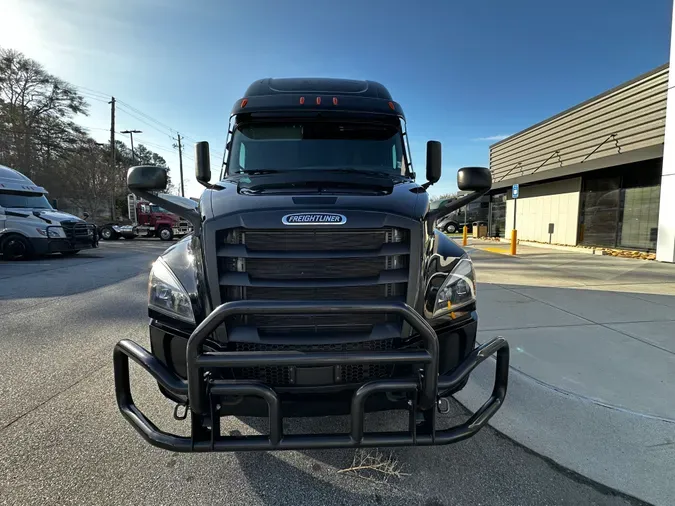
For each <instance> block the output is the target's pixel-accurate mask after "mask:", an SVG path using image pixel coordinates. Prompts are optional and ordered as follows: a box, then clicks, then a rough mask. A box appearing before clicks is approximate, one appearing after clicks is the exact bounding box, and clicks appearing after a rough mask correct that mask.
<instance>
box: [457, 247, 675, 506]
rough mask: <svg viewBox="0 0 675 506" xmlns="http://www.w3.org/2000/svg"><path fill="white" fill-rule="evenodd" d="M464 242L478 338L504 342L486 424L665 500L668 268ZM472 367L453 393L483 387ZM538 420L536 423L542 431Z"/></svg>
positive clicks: (673, 417)
mask: <svg viewBox="0 0 675 506" xmlns="http://www.w3.org/2000/svg"><path fill="white" fill-rule="evenodd" d="M492 244H494V243H489V242H485V241H471V242H470V244H469V252H470V254H471V256H472V258H473V260H474V264H475V267H476V272H477V277H478V285H479V286H478V304H479V306H478V307H479V315H480V318H479V334H478V339H479V341H485V340H487V339H490V338H493V337H494V336H496V335H501V336H504V337H506V338H507V339H508V341H509V344H510V346H511V367H512V373H511V377H510V382H509V402H507V403H505V405H504V407H503V409H502V410H501V412H500V416H497V417H495V418H494V419H493V420H491V424H492V425H493V426H494V427H496V428H498V429H499V430H500V431H502V432H503V433H505V434H507V435H508V436H510V437H512V438H514V439H515V440H517V441H519V442H521V443H523V444H524V445H526V446H527V447H528V448H532V449H535V450H536V451H537V452H538V453H540V454H543V455H546V456H548V457H550V458H551V459H553V460H555V461H556V462H558V463H560V464H562V465H564V466H565V467H568V468H571V469H573V470H575V471H577V472H579V473H580V474H583V475H584V476H588V477H591V478H593V479H594V480H597V481H599V482H601V483H603V484H605V485H607V486H609V487H611V488H614V489H618V490H622V491H624V492H626V493H629V494H631V495H634V496H637V497H640V498H641V499H644V500H647V501H649V502H652V503H655V504H659V505H660V504H663V505H671V504H673V502H672V498H673V497H675V483H673V481H672V479H670V478H671V477H672V476H673V473H675V452H674V450H673V448H674V446H673V434H675V398H674V397H673V395H672V392H673V381H672V378H673V377H675V313H674V312H673V311H674V309H675V267H674V266H673V265H672V264H664V263H657V262H653V261H644V260H634V259H625V258H615V257H610V256H597V255H588V254H580V253H575V252H561V251H557V250H550V249H542V248H533V247H527V246H525V247H523V246H519V249H518V255H517V256H515V257H512V256H509V255H504V254H499V253H495V252H492V251H491V249H492V247H491V246H492ZM491 382H492V374H491V371H489V370H488V369H486V368H484V369H482V370H478V371H476V374H474V375H473V376H472V378H471V380H470V382H469V385H468V387H467V388H466V389H465V390H464V391H462V392H460V393H459V394H458V396H457V397H458V399H460V400H461V401H462V402H463V403H464V404H465V405H466V406H468V407H469V408H471V409H475V408H476V407H477V406H479V405H480V403H481V402H482V399H483V398H484V396H485V395H488V393H489V391H490V389H491ZM542 428H545V430H542Z"/></svg>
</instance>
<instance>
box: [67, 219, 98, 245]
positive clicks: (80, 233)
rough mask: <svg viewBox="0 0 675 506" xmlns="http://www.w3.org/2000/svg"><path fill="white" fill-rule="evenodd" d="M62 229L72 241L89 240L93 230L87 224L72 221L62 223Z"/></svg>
mask: <svg viewBox="0 0 675 506" xmlns="http://www.w3.org/2000/svg"><path fill="white" fill-rule="evenodd" d="M61 227H63V231H64V233H65V234H66V237H67V238H68V239H71V240H87V238H88V236H89V229H90V228H91V227H90V226H89V225H88V224H87V223H82V222H77V221H72V220H68V221H62V222H61Z"/></svg>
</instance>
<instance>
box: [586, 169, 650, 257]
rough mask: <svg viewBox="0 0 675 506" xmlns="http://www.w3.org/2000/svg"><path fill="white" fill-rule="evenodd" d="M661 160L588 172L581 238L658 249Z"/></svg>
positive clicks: (594, 243) (588, 241) (596, 243)
mask: <svg viewBox="0 0 675 506" xmlns="http://www.w3.org/2000/svg"><path fill="white" fill-rule="evenodd" d="M661 164H662V159H660V158H659V159H655V160H648V161H645V162H637V163H632V164H627V165H620V166H617V167H610V168H608V169H603V170H601V171H595V172H591V173H588V174H587V175H584V177H583V190H582V195H581V212H580V214H579V215H580V221H581V223H580V227H579V242H580V243H581V244H584V245H588V246H604V247H609V248H625V249H636V250H645V251H653V250H655V249H656V231H657V227H658V218H659V199H660V190H661V188H660V182H661Z"/></svg>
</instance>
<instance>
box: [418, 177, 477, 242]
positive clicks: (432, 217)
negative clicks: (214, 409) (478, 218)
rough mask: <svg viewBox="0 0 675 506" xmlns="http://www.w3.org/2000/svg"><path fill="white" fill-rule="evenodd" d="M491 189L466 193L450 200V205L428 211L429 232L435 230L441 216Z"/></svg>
mask: <svg viewBox="0 0 675 506" xmlns="http://www.w3.org/2000/svg"><path fill="white" fill-rule="evenodd" d="M489 191H490V188H488V189H486V190H482V191H478V192H473V193H469V194H468V195H465V196H464V197H461V198H459V199H457V200H453V201H452V202H450V203H449V204H448V205H446V206H444V207H442V208H439V209H434V210H433V211H429V212H428V213H427V216H426V218H425V220H426V222H427V230H428V232H429V233H432V232H433V229H434V223H436V220H438V219H439V218H442V217H443V216H445V215H447V214H450V213H451V212H453V211H456V210H457V209H461V208H462V207H464V206H465V205H467V204H470V203H471V202H473V201H474V200H476V199H479V198H481V197H482V196H483V195H485V194H486V193H488V192H489Z"/></svg>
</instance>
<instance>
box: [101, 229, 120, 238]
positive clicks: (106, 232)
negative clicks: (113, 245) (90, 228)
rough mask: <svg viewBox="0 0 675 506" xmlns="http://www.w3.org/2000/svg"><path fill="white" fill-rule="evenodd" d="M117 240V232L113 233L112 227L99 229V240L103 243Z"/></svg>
mask: <svg viewBox="0 0 675 506" xmlns="http://www.w3.org/2000/svg"><path fill="white" fill-rule="evenodd" d="M117 238H118V235H117V232H115V230H113V228H112V227H110V226H105V227H102V228H101V239H103V240H104V241H114V240H115V239H117Z"/></svg>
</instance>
